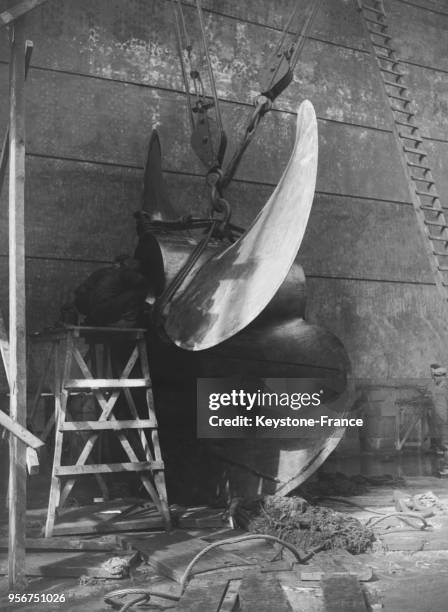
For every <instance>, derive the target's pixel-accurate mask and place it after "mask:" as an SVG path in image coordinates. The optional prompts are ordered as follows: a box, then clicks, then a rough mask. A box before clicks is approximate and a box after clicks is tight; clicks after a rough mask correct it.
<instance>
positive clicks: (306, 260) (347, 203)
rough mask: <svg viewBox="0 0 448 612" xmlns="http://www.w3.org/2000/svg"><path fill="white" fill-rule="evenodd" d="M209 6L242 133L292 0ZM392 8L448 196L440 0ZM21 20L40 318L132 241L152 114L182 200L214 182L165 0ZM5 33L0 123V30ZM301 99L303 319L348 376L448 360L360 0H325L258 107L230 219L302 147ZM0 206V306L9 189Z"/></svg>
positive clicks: (183, 205) (32, 307)
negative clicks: (290, 74) (305, 140)
mask: <svg viewBox="0 0 448 612" xmlns="http://www.w3.org/2000/svg"><path fill="white" fill-rule="evenodd" d="M300 1H301V2H302V4H303V6H304V7H305V6H306V5H307V2H305V0H300ZM0 4H1V3H0ZM4 4H5V3H4V2H3V5H4ZM191 4H192V2H191V1H190V0H188V1H186V2H185V11H186V14H187V21H188V24H189V25H190V24H191V28H192V31H193V32H194V33H197V25H196V22H195V20H194V17H195V13H194V9H193V7H192V6H191ZM203 4H204V7H205V21H206V26H207V31H208V36H209V39H210V52H211V56H212V60H213V65H214V69H215V73H216V79H217V86H218V92H219V96H220V98H221V99H222V101H223V104H222V106H223V116H224V122H225V125H226V127H227V130H228V136H229V139H230V142H231V143H232V142H235V139H236V137H237V135H241V134H242V132H243V129H244V126H245V124H246V121H247V118H248V116H249V115H250V113H251V111H252V108H251V100H252V98H253V96H254V95H255V94H256V93H257V88H258V76H259V74H260V71H261V70H262V69H263V67H264V63H265V61H266V57H267V54H268V53H269V51H270V49H272V47H273V46H274V45H275V43H276V41H277V40H278V37H279V35H280V30H281V28H282V26H283V24H284V23H285V21H286V19H287V15H288V14H289V11H290V10H291V8H292V7H293V5H294V4H295V0H276V1H275V2H269V1H267V0H264V1H263V0H247V1H246V2H238V1H237V0H204V2H203ZM428 7H430V8H428ZM386 9H387V11H388V13H389V14H390V24H391V29H392V32H393V34H394V36H395V40H396V43H397V46H398V50H399V53H400V55H401V56H402V57H403V59H404V70H405V71H406V73H407V74H408V77H409V78H408V83H409V85H410V87H411V95H412V97H414V98H415V100H416V103H417V107H418V110H419V121H420V125H421V128H422V132H423V134H424V137H425V140H426V146H427V148H428V149H429V151H430V152H431V162H432V164H433V168H434V175H435V176H436V178H437V179H438V181H439V192H440V193H441V194H442V196H443V198H445V199H446V198H447V196H446V192H447V189H446V188H448V173H447V172H446V169H447V167H448V119H447V112H446V111H447V108H448V37H447V36H446V32H447V29H448V8H446V4H445V2H443V1H442V0H438V1H433V2H425V1H424V0H420V1H417V0H414V1H412V2H411V1H405V0H388V1H387V2H386ZM301 18H303V16H302V17H301ZM28 31H29V33H28V37H29V38H30V39H32V40H33V41H34V43H35V51H34V54H33V59H32V69H31V71H30V75H29V87H28V111H27V132H28V133H27V150H28V157H27V203H26V206H27V208H26V215H27V241H28V242H27V256H28V259H27V274H28V280H27V289H28V320H29V330H30V331H33V330H37V329H40V328H42V326H43V325H48V324H51V323H53V322H54V321H55V320H56V318H57V314H58V308H59V305H60V304H61V302H62V301H64V300H65V299H67V297H68V296H69V294H70V290H71V289H72V288H73V287H75V286H76V285H77V284H78V283H79V282H80V281H81V279H83V278H84V277H85V276H86V275H87V274H88V273H90V272H91V271H92V270H93V269H95V268H96V267H98V266H100V265H102V264H103V263H104V262H108V261H110V260H111V259H112V258H113V257H114V255H116V254H117V253H120V252H122V251H123V250H126V249H129V250H130V249H131V248H132V244H133V239H134V227H133V219H132V212H133V211H134V210H136V209H137V208H138V206H139V197H140V192H141V179H142V167H143V164H144V160H145V149H146V146H147V141H148V138H149V134H150V131H151V128H152V127H155V126H156V127H157V128H158V130H159V132H160V135H161V139H162V144H163V149H164V168H165V170H166V172H167V176H166V178H167V181H168V185H169V190H170V193H171V198H172V201H173V203H174V204H175V206H176V208H177V210H178V211H179V212H186V211H188V210H190V209H194V210H195V211H197V210H199V209H201V207H203V206H204V205H205V203H206V202H205V199H204V197H205V193H206V192H205V189H204V182H203V178H202V175H203V169H202V167H201V166H200V165H199V163H198V162H197V160H196V158H195V157H194V156H193V155H192V153H191V150H190V148H189V144H188V142H189V132H188V120H187V115H186V104H185V96H184V94H183V91H182V81H181V75H180V67H179V63H178V59H177V55H176V51H175V37H174V27H173V16H172V6H171V3H170V2H169V1H168V0H76V1H75V0H49V1H48V2H47V3H46V4H44V5H43V6H42V7H40V8H38V9H36V10H34V11H33V12H32V13H31V14H30V15H29V17H28ZM0 37H1V38H0V126H5V125H6V120H7V107H8V103H7V73H8V66H7V61H8V50H7V40H6V32H5V30H3V31H2V32H1V34H0ZM305 97H306V98H309V99H310V100H311V101H312V102H313V104H314V105H315V107H316V111H317V115H318V119H319V139H320V150H319V156H320V158H319V173H318V182H317V192H316V199H315V203H314V208H313V211H312V214H311V219H310V222H309V226H308V229H307V233H306V237H305V240H304V243H303V246H302V249H301V252H300V257H299V259H300V261H301V262H302V263H303V265H304V267H305V271H306V274H307V278H308V285H307V286H308V291H309V318H310V319H311V320H312V321H317V322H319V323H321V324H322V325H324V326H326V327H327V328H329V329H331V330H333V331H334V332H335V333H336V334H337V335H338V336H339V337H340V338H341V339H342V340H343V342H344V343H345V345H346V346H347V349H348V351H349V354H350V356H351V359H352V362H353V368H354V374H355V376H356V377H359V378H374V379H379V380H381V379H382V378H384V377H389V378H391V377H392V378H393V377H401V378H403V377H404V378H406V377H417V378H418V377H422V376H426V375H427V364H428V363H429V362H432V361H434V360H439V359H440V360H443V361H447V362H448V345H447V342H446V336H445V335H444V334H445V333H446V331H447V330H446V324H445V323H443V321H446V318H447V317H446V312H445V306H444V304H443V303H442V301H441V299H440V297H439V295H438V293H437V291H436V289H435V285H434V282H433V278H432V276H431V272H430V268H429V265H428V262H427V260H426V255H425V252H424V248H423V243H422V238H421V237H420V234H419V233H418V230H417V225H416V221H415V213H414V211H413V208H412V206H411V204H410V197H409V193H408V190H407V186H406V182H405V180H404V177H403V174H402V171H401V167H400V161H399V156H398V153H397V151H396V148H395V144H394V140H393V137H392V134H391V130H390V121H391V117H390V115H389V112H388V109H387V104H386V101H385V99H384V97H383V95H382V90H381V87H380V80H379V75H378V72H377V70H376V67H375V64H374V63H373V62H372V60H371V58H370V56H369V54H368V52H367V44H366V40H365V38H364V34H363V29H362V27H361V22H360V18H359V15H358V13H357V10H356V2H355V0H324V2H323V8H322V10H321V11H320V13H319V15H318V18H317V20H316V22H315V24H314V27H313V29H312V32H311V33H310V37H309V39H308V40H307V42H306V44H305V47H304V50H303V56H302V62H301V63H300V64H299V65H298V68H297V71H296V76H295V78H294V82H293V84H292V85H291V86H290V87H289V89H288V90H287V91H286V92H285V93H284V94H283V95H282V96H281V97H280V98H279V99H278V101H277V102H276V105H275V111H274V112H272V113H271V114H270V116H269V117H268V118H267V119H266V120H265V121H264V122H263V124H262V127H261V128H260V131H259V133H258V135H257V137H256V138H255V140H254V142H253V143H252V145H251V147H250V149H249V151H248V153H247V154H246V157H245V160H244V162H243V163H242V165H241V167H240V170H239V172H238V175H237V180H236V181H235V183H234V185H233V186H232V188H231V189H230V190H229V193H228V195H229V199H230V201H231V202H232V204H233V205H234V207H235V221H236V222H240V223H247V222H249V221H250V219H251V218H253V216H254V215H255V213H256V212H257V211H258V210H259V209H260V207H261V206H262V205H263V203H264V202H265V201H266V199H267V198H268V196H269V194H270V193H271V192H272V190H273V188H274V186H275V184H276V181H277V180H278V178H279V176H280V175H281V172H282V170H283V168H284V166H285V164H286V162H287V159H288V155H289V152H290V149H291V146H292V142H293V136H294V123H295V116H294V112H295V109H296V108H297V105H298V104H299V102H300V101H301V100H302V99H304V98H305ZM446 203H448V201H446ZM0 222H1V225H0V278H2V279H3V282H2V283H1V288H0V300H1V304H2V308H3V310H5V307H6V300H7V292H6V289H7V284H6V279H7V230H6V200H5V197H4V196H3V198H2V202H1V211H0Z"/></svg>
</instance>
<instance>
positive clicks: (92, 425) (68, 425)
mask: <svg viewBox="0 0 448 612" xmlns="http://www.w3.org/2000/svg"><path fill="white" fill-rule="evenodd" d="M156 426H157V423H156V422H155V420H154V419H135V420H130V421H124V420H122V421H119V420H116V421H65V423H63V424H62V426H61V427H60V428H59V431H120V430H121V429H150V428H154V427H156Z"/></svg>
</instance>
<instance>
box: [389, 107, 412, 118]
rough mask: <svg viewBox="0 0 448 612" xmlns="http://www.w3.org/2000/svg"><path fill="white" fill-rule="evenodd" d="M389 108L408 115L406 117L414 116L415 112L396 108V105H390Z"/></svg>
mask: <svg viewBox="0 0 448 612" xmlns="http://www.w3.org/2000/svg"><path fill="white" fill-rule="evenodd" d="M390 110H393V111H394V112H396V113H403V115H408V117H415V113H413V112H412V111H410V110H406V109H405V108H398V106H391V107H390Z"/></svg>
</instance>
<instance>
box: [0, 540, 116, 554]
mask: <svg viewBox="0 0 448 612" xmlns="http://www.w3.org/2000/svg"><path fill="white" fill-rule="evenodd" d="M25 547H26V550H35V551H54V550H64V551H72V550H89V551H118V550H121V551H123V546H121V545H120V544H119V543H118V541H115V542H112V541H109V542H107V541H99V540H81V539H79V538H71V539H63V538H26V540H25ZM7 549H8V539H7V538H0V550H7Z"/></svg>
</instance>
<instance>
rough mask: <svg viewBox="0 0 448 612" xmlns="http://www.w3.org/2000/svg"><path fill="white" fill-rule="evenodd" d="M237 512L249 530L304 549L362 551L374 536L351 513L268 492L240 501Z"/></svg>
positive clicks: (235, 511) (239, 519) (355, 552)
mask: <svg viewBox="0 0 448 612" xmlns="http://www.w3.org/2000/svg"><path fill="white" fill-rule="evenodd" d="M234 513H235V516H236V518H237V520H238V523H239V524H240V525H241V526H242V527H244V528H246V529H247V530H248V531H250V532H253V533H266V534H270V535H275V536H277V537H279V538H281V539H283V540H285V541H287V542H290V543H291V544H293V545H294V546H296V547H297V548H300V549H302V550H304V551H308V550H311V549H314V548H316V547H322V548H323V549H334V548H342V549H345V550H347V551H348V552H351V553H354V554H359V553H361V552H365V551H366V550H367V549H368V548H369V547H370V546H371V544H372V542H373V539H374V534H373V532H372V531H371V530H370V529H369V528H366V527H365V526H364V525H362V524H361V522H360V521H358V520H357V519H356V518H353V517H352V516H350V515H349V514H345V513H342V512H338V511H335V510H332V509H330V508H326V507H322V506H311V505H310V504H308V503H307V502H306V501H305V500H304V499H303V498H300V497H281V496H276V495H267V496H265V497H263V498H260V499H257V500H254V501H249V502H243V501H241V502H240V504H239V505H237V507H236V508H235V510H234Z"/></svg>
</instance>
